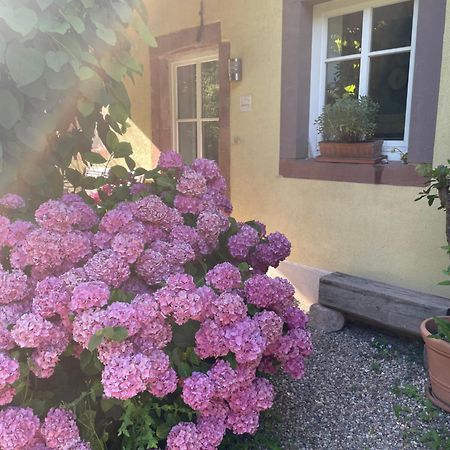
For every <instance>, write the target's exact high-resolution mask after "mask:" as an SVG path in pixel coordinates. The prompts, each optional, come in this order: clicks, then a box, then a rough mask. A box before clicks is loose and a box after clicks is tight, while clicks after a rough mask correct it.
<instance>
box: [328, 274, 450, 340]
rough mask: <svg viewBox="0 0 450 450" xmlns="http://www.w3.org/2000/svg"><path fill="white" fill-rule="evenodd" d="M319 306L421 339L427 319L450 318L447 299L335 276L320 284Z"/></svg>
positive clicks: (349, 277)
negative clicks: (423, 323) (422, 327)
mask: <svg viewBox="0 0 450 450" xmlns="http://www.w3.org/2000/svg"><path fill="white" fill-rule="evenodd" d="M319 303H320V304H321V305H324V306H326V307H328V308H333V309H336V310H338V311H341V312H342V313H344V314H345V316H346V317H348V318H350V319H357V320H360V321H363V322H367V323H370V324H372V325H375V326H378V327H381V328H386V329H388V330H392V331H395V332H398V333H401V334H408V335H415V336H420V333H419V325H420V323H421V322H422V321H423V320H424V319H426V318H427V317H432V316H445V315H450V299H449V298H445V297H439V296H437V295H430V294H424V293H422V292H417V291H413V290H411V289H404V288H400V287H397V286H393V285H390V284H386V283H380V282H378V281H372V280H368V279H365V278H359V277H353V276H351V275H346V274H344V273H339V272H334V273H331V274H329V275H325V276H323V277H322V278H321V280H320V285H319Z"/></svg>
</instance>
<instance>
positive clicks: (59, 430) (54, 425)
mask: <svg viewBox="0 0 450 450" xmlns="http://www.w3.org/2000/svg"><path fill="white" fill-rule="evenodd" d="M41 433H42V436H43V437H44V439H45V443H46V445H47V446H48V447H50V448H52V449H58V450H59V449H62V448H71V447H73V446H74V445H76V444H77V443H79V442H80V432H79V431H78V427H77V424H76V422H75V416H74V415H73V413H72V412H70V411H67V410H65V409H61V408H58V409H53V408H52V409H51V410H50V411H49V412H48V413H47V417H46V418H45V420H44V423H43V424H42V426H41Z"/></svg>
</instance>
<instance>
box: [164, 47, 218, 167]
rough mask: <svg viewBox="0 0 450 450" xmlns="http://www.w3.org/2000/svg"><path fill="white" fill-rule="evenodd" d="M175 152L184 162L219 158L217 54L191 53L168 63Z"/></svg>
mask: <svg viewBox="0 0 450 450" xmlns="http://www.w3.org/2000/svg"><path fill="white" fill-rule="evenodd" d="M171 75H172V83H171V86H172V95H171V97H172V123H173V127H172V129H173V142H174V146H175V149H176V150H177V151H178V152H179V153H181V155H182V156H183V160H184V161H185V163H188V164H189V163H191V162H192V161H193V160H194V159H195V158H208V159H214V160H216V161H218V157H219V62H218V55H217V54H211V53H209V54H201V55H193V54H191V55H190V56H189V58H184V59H178V60H175V61H173V62H172V70H171Z"/></svg>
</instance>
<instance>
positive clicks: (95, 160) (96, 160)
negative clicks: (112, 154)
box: [83, 152, 106, 164]
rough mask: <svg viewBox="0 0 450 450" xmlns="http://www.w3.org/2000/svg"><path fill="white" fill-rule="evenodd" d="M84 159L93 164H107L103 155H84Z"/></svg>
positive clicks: (90, 153)
mask: <svg viewBox="0 0 450 450" xmlns="http://www.w3.org/2000/svg"><path fill="white" fill-rule="evenodd" d="M83 159H84V160H85V161H87V162H89V163H91V164H104V163H105V162H106V159H105V158H103V156H102V155H100V154H99V153H95V152H87V153H83Z"/></svg>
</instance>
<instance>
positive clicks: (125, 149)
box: [114, 142, 133, 158]
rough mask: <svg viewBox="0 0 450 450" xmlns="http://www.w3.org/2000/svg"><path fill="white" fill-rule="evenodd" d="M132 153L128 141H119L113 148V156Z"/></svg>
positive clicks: (119, 156)
mask: <svg viewBox="0 0 450 450" xmlns="http://www.w3.org/2000/svg"><path fill="white" fill-rule="evenodd" d="M132 153H133V148H132V147H131V144H130V143H129V142H119V143H118V144H117V145H116V147H115V149H114V157H115V158H126V157H128V156H130V155H131V154H132Z"/></svg>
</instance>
